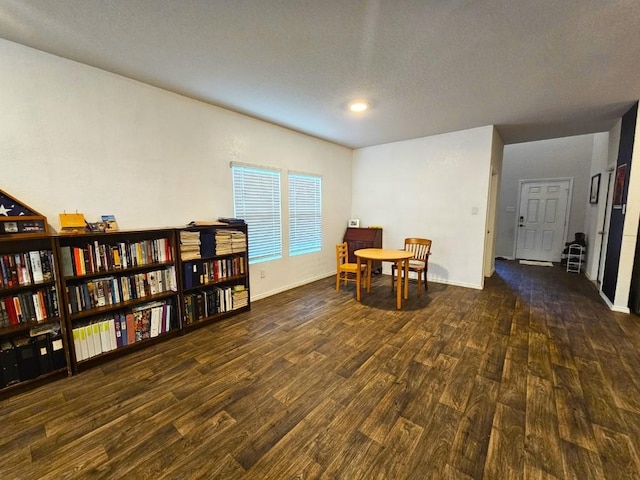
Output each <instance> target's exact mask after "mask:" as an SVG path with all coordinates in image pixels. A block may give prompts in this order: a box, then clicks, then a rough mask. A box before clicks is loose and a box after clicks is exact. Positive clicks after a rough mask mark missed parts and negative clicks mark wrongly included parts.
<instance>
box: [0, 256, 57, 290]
mask: <svg viewBox="0 0 640 480" xmlns="http://www.w3.org/2000/svg"><path fill="white" fill-rule="evenodd" d="M53 265H54V263H53V254H52V253H51V250H33V251H31V252H23V253H8V254H4V255H2V256H0V286H1V287H2V288H12V287H18V286H21V285H33V284H35V283H39V282H47V281H49V280H52V279H53V278H54V275H55V272H54V269H53Z"/></svg>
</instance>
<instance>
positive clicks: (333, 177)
mask: <svg viewBox="0 0 640 480" xmlns="http://www.w3.org/2000/svg"><path fill="white" fill-rule="evenodd" d="M0 71H1V72H2V74H1V75H0V105H1V108H0V131H1V132H2V134H0V166H1V171H2V177H1V179H0V188H2V189H3V190H5V191H6V192H8V193H9V194H11V195H12V196H14V197H16V198H18V199H20V200H21V201H23V202H25V203H26V204H28V205H29V206H31V207H32V208H34V209H36V210H38V211H39V212H40V213H42V214H43V215H45V216H47V217H48V220H49V223H50V224H52V226H53V227H54V228H58V227H59V223H58V214H59V213H61V212H63V211H67V212H75V211H76V210H77V211H79V212H83V213H84V214H85V217H86V218H87V220H89V221H96V220H98V219H99V216H100V215H101V214H114V215H115V216H116V220H117V221H118V225H119V227H120V228H121V229H137V228H143V227H163V226H181V225H184V224H186V223H188V222H189V221H191V220H207V219H215V218H217V217H218V216H231V215H233V202H232V191H231V188H232V182H231V169H230V168H229V162H230V161H232V160H234V161H239V162H245V163H251V164H259V165H269V166H273V167H277V168H281V169H282V170H283V177H282V185H283V189H284V190H285V192H286V176H284V174H286V171H287V170H288V169H291V170H296V171H303V172H310V173H315V174H320V175H322V177H323V206H322V207H323V223H324V230H323V250H322V252H320V253H317V254H310V255H302V256H296V257H292V258H289V257H288V256H287V255H286V249H287V236H286V232H287V229H286V228H287V224H286V216H285V219H283V220H285V225H284V227H285V228H284V249H285V254H284V258H283V259H282V260H278V261H273V262H269V263H263V264H256V265H254V266H253V267H252V270H251V279H250V281H251V297H252V299H256V298H260V297H262V296H266V295H270V294H273V293H276V292H279V291H282V290H286V289H288V288H290V287H293V286H296V285H299V284H302V283H306V282H309V281H312V280H314V279H317V278H322V277H324V276H327V275H331V274H332V273H335V249H334V245H335V244H336V243H337V242H338V241H340V240H341V239H342V235H343V234H344V229H345V226H346V224H347V220H348V218H349V216H350V211H351V161H352V150H350V149H347V148H343V147H339V146H336V145H334V144H331V143H328V142H324V141H321V140H317V139H314V138H311V137H308V136H305V135H302V134H299V133H296V132H293V131H290V130H287V129H284V128H280V127H277V126H274V125H272V124H269V123H266V122H262V121H259V120H255V119H252V118H249V117H246V116H243V115H239V114H235V113H232V112H230V111H227V110H224V109H221V108H217V107H213V106H211V105H208V104H205V103H202V102H198V101H195V100H192V99H189V98H186V97H183V96H179V95H175V94H172V93H169V92H166V91H164V90H160V89H157V88H154V87H151V86H148V85H145V84H142V83H139V82H136V81H132V80H129V79H126V78H123V77H120V76H118V75H113V74H110V73H107V72H105V71H102V70H99V69H96V68H93V67H89V66H86V65H82V64H78V63H75V62H71V61H68V60H65V59H62V58H59V57H56V56H53V55H49V54H46V53H43V52H40V51H37V50H33V49H30V48H27V47H24V46H21V45H17V44H14V43H11V42H7V41H4V40H0ZM283 207H286V204H285V205H283ZM283 211H285V212H286V210H283ZM260 270H264V272H265V278H260V276H259V271H260Z"/></svg>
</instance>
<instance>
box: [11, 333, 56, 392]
mask: <svg viewBox="0 0 640 480" xmlns="http://www.w3.org/2000/svg"><path fill="white" fill-rule="evenodd" d="M66 364H67V361H66V358H65V354H64V348H63V344H62V337H61V336H60V333H59V332H58V333H55V334H54V333H47V334H43V335H38V336H37V337H26V336H25V337H18V338H13V339H6V340H3V341H2V342H1V343H0V388H4V387H7V386H11V385H15V384H17V383H20V382H24V381H26V380H32V379H34V378H37V377H39V376H40V375H44V374H46V373H49V372H51V371H54V370H59V369H61V368H64V367H65V366H66Z"/></svg>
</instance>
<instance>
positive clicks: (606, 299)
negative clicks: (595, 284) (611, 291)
mask: <svg viewBox="0 0 640 480" xmlns="http://www.w3.org/2000/svg"><path fill="white" fill-rule="evenodd" d="M599 293H600V298H602V299H603V300H604V303H606V304H607V306H608V307H609V309H610V310H611V311H612V312H620V313H631V310H630V309H629V307H620V306H618V305H614V304H613V303H611V300H609V297H607V296H606V295H605V294H604V292H603V291H602V290H600V291H599Z"/></svg>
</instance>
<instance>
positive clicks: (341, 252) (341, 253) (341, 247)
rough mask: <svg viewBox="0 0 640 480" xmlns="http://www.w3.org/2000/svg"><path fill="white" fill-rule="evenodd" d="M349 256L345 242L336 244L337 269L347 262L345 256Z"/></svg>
mask: <svg viewBox="0 0 640 480" xmlns="http://www.w3.org/2000/svg"><path fill="white" fill-rule="evenodd" d="M348 257H349V246H348V245H347V242H344V243H339V244H337V245H336V262H337V267H338V269H339V268H340V265H343V264H345V263H347V261H348V260H347V258H348Z"/></svg>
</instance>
